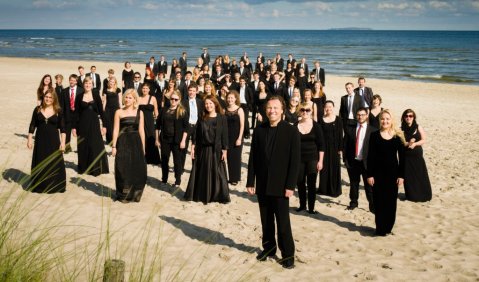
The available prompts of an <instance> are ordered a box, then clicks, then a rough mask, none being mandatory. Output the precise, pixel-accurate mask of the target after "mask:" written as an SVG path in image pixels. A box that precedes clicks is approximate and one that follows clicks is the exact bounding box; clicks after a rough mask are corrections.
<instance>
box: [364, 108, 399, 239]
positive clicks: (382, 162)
mask: <svg viewBox="0 0 479 282" xmlns="http://www.w3.org/2000/svg"><path fill="white" fill-rule="evenodd" d="M379 120H380V123H381V129H380V130H379V131H375V132H373V133H371V137H370V140H369V155H368V161H367V164H368V166H367V175H368V180H367V181H368V184H369V185H371V186H372V187H373V204H374V210H375V222H376V235H377V236H386V235H388V234H390V233H391V232H392V229H393V227H394V222H395V221H396V208H397V197H398V186H400V185H402V184H403V182H404V148H405V147H404V145H405V144H406V141H405V140H404V134H403V132H402V131H401V130H399V129H397V128H396V127H395V125H394V119H393V117H392V114H391V112H390V111H389V110H387V109H386V110H383V111H382V112H381V113H380V114H379Z"/></svg>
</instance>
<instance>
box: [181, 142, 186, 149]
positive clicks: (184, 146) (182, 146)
mask: <svg viewBox="0 0 479 282" xmlns="http://www.w3.org/2000/svg"><path fill="white" fill-rule="evenodd" d="M184 148H186V142H185V141H181V142H180V149H184Z"/></svg>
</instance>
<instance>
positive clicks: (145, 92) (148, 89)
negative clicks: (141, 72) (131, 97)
mask: <svg viewBox="0 0 479 282" xmlns="http://www.w3.org/2000/svg"><path fill="white" fill-rule="evenodd" d="M141 93H142V94H143V96H145V95H148V94H149V93H150V88H149V87H148V86H143V87H142V88H141Z"/></svg>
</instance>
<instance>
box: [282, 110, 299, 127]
mask: <svg viewBox="0 0 479 282" xmlns="http://www.w3.org/2000/svg"><path fill="white" fill-rule="evenodd" d="M284 121H286V122H287V123H290V124H295V123H297V122H298V115H297V114H296V113H292V112H290V111H289V110H286V111H285V112H284Z"/></svg>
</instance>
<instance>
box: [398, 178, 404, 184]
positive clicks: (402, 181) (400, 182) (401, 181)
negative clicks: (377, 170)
mask: <svg viewBox="0 0 479 282" xmlns="http://www.w3.org/2000/svg"><path fill="white" fill-rule="evenodd" d="M396 183H397V185H398V186H401V185H403V183H404V178H401V177H399V178H398V179H397V180H396Z"/></svg>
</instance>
